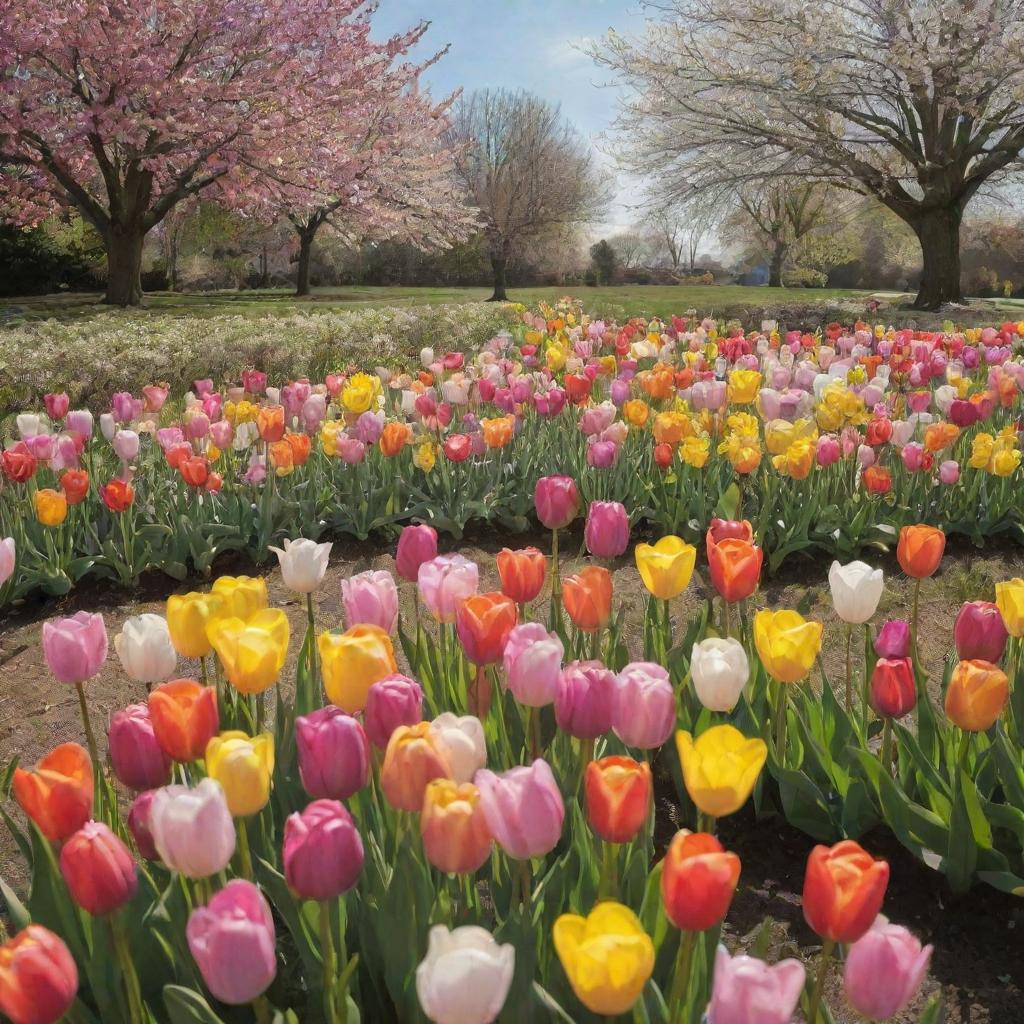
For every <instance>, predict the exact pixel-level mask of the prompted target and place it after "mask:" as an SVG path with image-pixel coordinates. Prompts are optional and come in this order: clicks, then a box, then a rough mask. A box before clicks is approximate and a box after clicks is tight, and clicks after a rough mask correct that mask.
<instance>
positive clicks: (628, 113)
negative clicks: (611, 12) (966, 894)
mask: <svg viewBox="0 0 1024 1024" xmlns="http://www.w3.org/2000/svg"><path fill="white" fill-rule="evenodd" d="M642 3H643V6H644V8H645V9H646V13H647V14H648V15H649V20H648V22H647V28H646V32H645V34H644V35H643V36H642V37H641V38H640V39H638V40H636V41H631V40H628V39H626V38H623V37H621V36H618V35H615V34H612V35H611V36H610V37H609V38H608V39H607V40H605V41H603V42H602V44H601V45H600V46H595V47H594V48H593V50H592V53H593V56H594V58H595V59H596V60H598V61H599V62H602V63H605V64H606V65H608V66H610V67H612V68H615V69H616V70H618V71H619V72H620V73H621V75H622V76H623V78H624V79H625V80H626V82H627V84H628V85H629V86H630V87H631V88H630V90H629V98H628V99H627V101H626V103H625V106H624V108H623V112H622V116H621V119H620V124H619V127H620V129H621V130H622V132H623V136H624V139H625V140H626V141H628V153H629V158H630V162H631V166H632V168H633V169H634V170H637V169H639V170H640V171H642V172H645V173H646V174H647V175H648V176H649V177H650V178H651V180H657V182H658V187H659V188H660V190H661V192H662V194H663V196H664V197H665V199H666V200H667V201H680V200H687V199H692V198H693V196H695V195H700V194H702V193H705V192H710V193H712V194H714V193H716V192H717V191H718V190H720V189H721V188H722V187H723V186H735V185H748V184H755V185H757V184H762V183H764V182H766V181H769V180H775V181H782V180H786V179H789V180H793V179H797V180H800V181H803V182H807V181H831V182H834V183H835V184H837V185H840V186H842V187H844V188H846V189H849V190H852V191H855V192H859V193H861V194H864V195H868V196H872V197H873V198H875V199H877V200H878V201H879V202H881V203H882V204H884V205H885V206H886V207H888V209H890V210H892V211H893V212H894V213H895V214H896V215H897V216H899V217H900V218H901V219H902V220H904V221H905V222H906V223H907V224H908V225H909V226H910V227H911V228H912V229H913V230H914V232H915V234H916V235H917V238H918V240H919V241H920V245H921V250H922V255H923V260H924V270H923V274H922V278H921V286H920V291H919V293H918V295H917V299H916V305H917V306H918V307H920V308H935V307H937V306H939V305H941V304H942V303H944V302H951V301H953V302H957V301H960V300H961V285H960V247H959V241H960V225H961V222H962V219H963V215H964V211H965V209H966V207H967V205H968V203H970V201H971V199H972V198H973V197H974V196H975V195H976V194H977V193H978V191H979V190H980V189H982V188H983V187H985V186H986V185H988V184H991V183H992V182H994V181H997V180H999V179H1000V177H1002V176H1004V175H1005V174H1007V173H1008V172H1010V171H1012V170H1014V169H1016V168H1019V166H1020V159H1021V154H1022V151H1024V64H1022V63H1021V62H1020V60H1018V59H1017V57H1016V55H1017V54H1019V52H1020V48H1021V44H1022V42H1024V0H815V2H814V3H808V2H806V0H642Z"/></svg>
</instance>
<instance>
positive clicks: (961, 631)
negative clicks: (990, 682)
mask: <svg viewBox="0 0 1024 1024" xmlns="http://www.w3.org/2000/svg"><path fill="white" fill-rule="evenodd" d="M1008 638H1009V634H1008V633H1007V631H1006V625H1005V624H1004V623H1003V618H1002V615H1000V613H999V607H998V606H997V605H995V604H993V603H992V602H991V601H968V602H967V603H966V604H964V605H963V606H962V607H961V608H960V611H959V612H958V613H957V617H956V621H955V622H954V623H953V641H954V643H955V644H956V651H957V654H958V655H959V656H960V658H961V659H963V660H973V659H980V660H981V661H991V662H993V663H995V662H997V661H999V660H1000V658H1002V656H1003V652H1004V651H1005V650H1006V641H1007V639H1008Z"/></svg>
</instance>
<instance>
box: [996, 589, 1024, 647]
mask: <svg viewBox="0 0 1024 1024" xmlns="http://www.w3.org/2000/svg"><path fill="white" fill-rule="evenodd" d="M996 607H997V608H998V609H999V614H1000V615H1002V617H1003V624H1004V625H1005V626H1006V631H1007V633H1009V634H1010V636H1024V580H1022V579H1020V578H1019V577H1017V578H1015V579H1012V580H1004V581H1003V582H1002V583H997V584H996Z"/></svg>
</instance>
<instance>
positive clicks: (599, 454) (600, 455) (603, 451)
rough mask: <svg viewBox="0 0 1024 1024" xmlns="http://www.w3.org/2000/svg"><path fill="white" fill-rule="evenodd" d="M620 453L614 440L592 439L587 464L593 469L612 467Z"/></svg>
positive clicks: (588, 446)
mask: <svg viewBox="0 0 1024 1024" xmlns="http://www.w3.org/2000/svg"><path fill="white" fill-rule="evenodd" d="M618 455H619V446H618V445H617V444H616V443H615V442H614V441H591V442H590V444H588V445H587V465H588V466H590V468H591V469H611V467H612V466H614V465H615V460H616V459H617V458H618Z"/></svg>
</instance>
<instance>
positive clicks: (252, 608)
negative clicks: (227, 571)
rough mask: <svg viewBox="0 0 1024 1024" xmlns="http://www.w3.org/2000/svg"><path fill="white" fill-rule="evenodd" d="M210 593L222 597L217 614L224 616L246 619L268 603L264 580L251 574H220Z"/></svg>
mask: <svg viewBox="0 0 1024 1024" xmlns="http://www.w3.org/2000/svg"><path fill="white" fill-rule="evenodd" d="M210 593H211V594H217V595H218V596H219V597H222V598H223V599H224V604H223V606H222V608H221V610H220V612H219V613H218V614H220V615H223V616H224V617H225V618H231V617H234V618H236V619H248V618H249V617H250V616H252V615H255V614H256V612H259V611H262V610H263V609H264V608H266V607H267V605H268V604H269V603H270V600H269V598H268V597H267V584H266V581H265V580H263V579H262V578H256V577H253V576H221V577H220V579H218V580H215V581H214V584H213V586H212V587H211V588H210Z"/></svg>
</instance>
